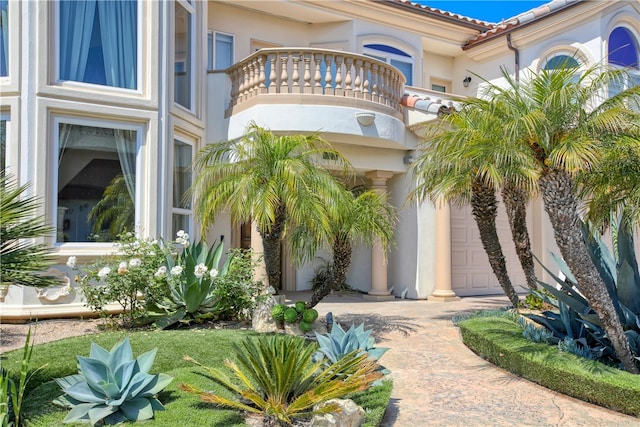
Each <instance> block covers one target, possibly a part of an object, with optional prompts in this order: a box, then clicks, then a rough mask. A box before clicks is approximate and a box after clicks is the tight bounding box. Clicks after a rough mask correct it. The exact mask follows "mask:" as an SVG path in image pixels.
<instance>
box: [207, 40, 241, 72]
mask: <svg viewBox="0 0 640 427" xmlns="http://www.w3.org/2000/svg"><path fill="white" fill-rule="evenodd" d="M218 35H223V36H227V37H230V38H231V58H229V60H230V64H229V67H231V66H233V64H234V63H235V51H236V36H235V35H234V34H230V33H225V32H222V31H216V30H211V31H209V32H207V71H220V70H226V69H227V68H229V67H224V68H221V67H220V66H219V65H218V64H217V63H216V60H217V52H216V46H217V41H218V38H217V37H218ZM210 42H211V43H210Z"/></svg>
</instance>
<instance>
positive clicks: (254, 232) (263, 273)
mask: <svg viewBox="0 0 640 427" xmlns="http://www.w3.org/2000/svg"><path fill="white" fill-rule="evenodd" d="M251 250H252V251H253V257H254V261H258V260H259V261H260V262H259V264H258V266H257V267H256V269H255V270H254V271H253V279H254V280H261V281H262V283H263V284H264V285H265V287H266V286H267V282H268V280H267V267H266V265H265V263H264V258H263V256H262V255H263V253H264V246H263V245H262V236H260V233H259V232H258V226H257V225H256V223H255V221H251Z"/></svg>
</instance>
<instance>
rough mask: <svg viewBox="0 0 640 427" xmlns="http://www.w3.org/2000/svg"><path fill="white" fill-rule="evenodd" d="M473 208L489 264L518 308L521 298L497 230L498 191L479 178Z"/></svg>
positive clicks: (510, 299)
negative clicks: (508, 269) (515, 286)
mask: <svg viewBox="0 0 640 427" xmlns="http://www.w3.org/2000/svg"><path fill="white" fill-rule="evenodd" d="M471 210H472V212H473V217H474V218H475V220H476V223H477V224H478V231H479V232H480V240H481V241H482V246H483V247H484V250H485V252H486V253H487V256H488V257H489V264H490V265H491V269H492V270H493V274H495V275H496V278H497V279H498V283H500V286H501V287H502V290H503V291H504V293H505V295H506V296H507V297H508V298H509V301H511V304H513V306H514V307H516V308H517V307H518V304H519V302H520V300H519V298H518V294H517V293H516V291H515V289H513V285H512V284H511V279H509V273H508V272H507V263H506V262H505V260H504V255H503V253H502V246H500V240H499V238H498V231H497V230H496V217H497V216H498V201H497V200H496V191H495V190H494V189H493V188H492V187H489V186H487V185H485V184H484V183H482V182H480V181H479V180H477V181H475V182H474V183H473V188H472V195H471Z"/></svg>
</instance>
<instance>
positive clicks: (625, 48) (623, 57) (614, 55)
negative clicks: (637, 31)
mask: <svg viewBox="0 0 640 427" xmlns="http://www.w3.org/2000/svg"><path fill="white" fill-rule="evenodd" d="M607 47H608V59H609V64H611V65H613V66H614V67H622V68H626V69H627V70H628V71H629V74H628V76H625V78H624V81H621V82H619V83H617V84H615V85H613V86H612V87H611V88H610V94H611V95H613V94H616V93H618V92H620V91H621V90H623V89H625V88H626V87H633V86H637V85H640V64H639V61H638V56H639V51H640V48H639V47H638V42H637V41H636V39H635V37H634V36H633V34H631V31H629V30H628V29H626V28H623V27H617V28H615V29H614V30H613V31H612V32H611V34H610V35H609V43H608V45H607Z"/></svg>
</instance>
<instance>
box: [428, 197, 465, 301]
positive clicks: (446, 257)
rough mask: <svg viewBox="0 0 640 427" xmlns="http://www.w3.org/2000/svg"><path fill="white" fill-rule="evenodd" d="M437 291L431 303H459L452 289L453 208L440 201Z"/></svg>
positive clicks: (438, 202) (437, 238) (438, 214)
mask: <svg viewBox="0 0 640 427" xmlns="http://www.w3.org/2000/svg"><path fill="white" fill-rule="evenodd" d="M436 248H437V250H436V289H435V291H434V292H433V294H432V295H431V296H429V297H428V298H427V299H428V300H429V301H442V302H447V301H458V300H459V299H460V297H459V296H456V293H455V292H453V290H452V289H451V208H450V206H449V203H447V202H446V201H444V200H442V199H440V200H438V201H437V202H436Z"/></svg>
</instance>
